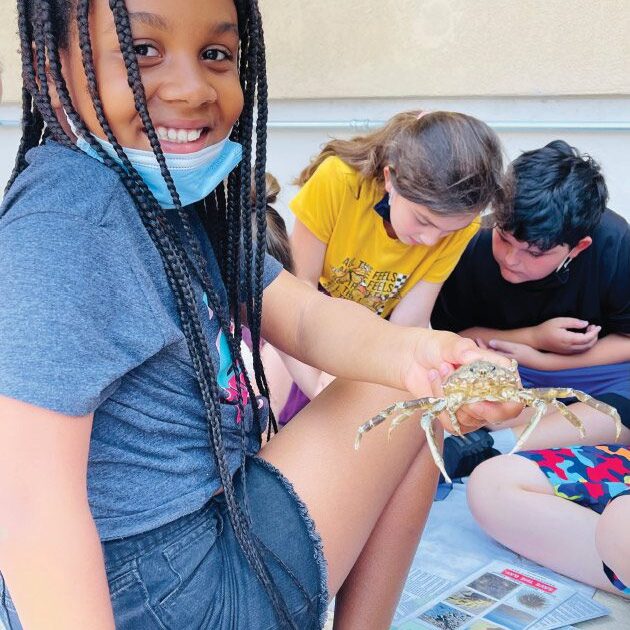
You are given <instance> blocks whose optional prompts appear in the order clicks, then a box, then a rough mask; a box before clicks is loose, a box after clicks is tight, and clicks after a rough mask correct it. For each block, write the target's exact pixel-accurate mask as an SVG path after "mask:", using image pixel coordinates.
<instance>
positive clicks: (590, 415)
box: [490, 402, 630, 450]
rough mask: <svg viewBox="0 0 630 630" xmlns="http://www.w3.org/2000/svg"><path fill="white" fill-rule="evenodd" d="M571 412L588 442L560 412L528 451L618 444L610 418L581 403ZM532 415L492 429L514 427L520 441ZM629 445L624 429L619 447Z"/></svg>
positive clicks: (525, 414) (531, 441)
mask: <svg viewBox="0 0 630 630" xmlns="http://www.w3.org/2000/svg"><path fill="white" fill-rule="evenodd" d="M569 409H570V410H571V411H572V412H573V413H574V414H575V415H576V416H577V417H578V418H580V420H582V422H583V423H584V429H585V431H586V435H585V436H584V438H580V434H579V433H578V432H577V430H576V429H575V427H574V426H573V425H571V423H570V422H568V421H567V419H566V418H564V417H563V416H561V415H560V414H559V413H558V412H557V411H553V412H550V413H548V414H546V415H545V416H544V418H543V419H542V420H541V421H540V424H539V425H538V427H537V428H536V430H535V431H534V432H533V433H532V434H531V436H530V437H529V439H528V440H527V443H526V444H525V448H527V449H530V450H536V449H541V448H554V447H560V446H571V445H573V444H587V445H591V446H596V445H598V444H614V443H615V423H614V421H613V419H612V418H611V417H610V416H607V415H606V414H605V413H602V412H601V411H597V410H596V409H593V408H592V407H589V406H588V405H585V404H584V403H581V402H577V403H573V404H572V405H569ZM532 415H533V411H532V410H531V409H525V410H523V411H522V412H521V414H520V415H519V416H518V417H516V418H514V419H513V420H508V421H507V422H504V423H501V424H500V425H492V426H491V427H490V428H491V429H493V430H500V429H505V428H508V427H512V430H513V431H514V436H515V440H516V439H518V438H519V437H520V435H521V433H522V432H523V431H524V430H525V427H526V426H527V423H528V422H529V421H530V420H531V417H532ZM629 443H630V430H629V429H627V428H626V427H623V428H622V429H621V436H620V438H619V444H629Z"/></svg>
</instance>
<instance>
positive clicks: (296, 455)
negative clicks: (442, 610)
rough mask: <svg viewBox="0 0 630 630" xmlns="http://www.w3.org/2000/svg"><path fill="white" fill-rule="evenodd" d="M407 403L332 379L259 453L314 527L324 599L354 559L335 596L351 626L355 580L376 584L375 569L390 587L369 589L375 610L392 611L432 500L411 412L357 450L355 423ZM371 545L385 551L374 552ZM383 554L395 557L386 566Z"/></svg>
mask: <svg viewBox="0 0 630 630" xmlns="http://www.w3.org/2000/svg"><path fill="white" fill-rule="evenodd" d="M406 397H407V395H406V394H404V393H403V392H400V391H397V390H393V389H387V388H384V387H380V386H376V385H368V384H365V383H350V382H348V381H343V380H341V379H337V380H336V381H335V382H334V383H332V384H331V385H330V386H329V387H328V388H327V389H326V390H324V392H322V394H320V395H319V396H317V398H315V399H314V400H313V401H312V402H311V403H310V404H309V405H308V406H307V407H306V408H305V409H304V410H303V411H302V412H300V414H298V416H296V417H295V418H294V419H293V420H292V421H291V422H290V423H289V424H288V425H287V427H285V428H284V429H283V430H282V431H281V432H280V433H279V434H278V435H276V436H275V437H274V438H273V439H272V440H271V441H270V442H269V443H268V444H267V445H265V447H264V448H263V449H262V451H261V456H262V457H264V458H265V459H267V460H268V461H270V462H271V463H272V464H273V465H274V466H277V467H278V468H279V469H280V470H281V471H282V473H283V474H284V475H285V476H286V477H287V478H288V479H289V480H290V481H291V482H292V484H293V486H294V487H295V490H296V491H297V493H298V495H299V496H300V497H301V498H302V500H303V501H304V502H305V503H306V505H307V507H308V509H309V512H310V515H311V517H312V518H313V520H314V521H315V524H316V526H317V529H318V532H319V534H320V535H321V537H322V542H323V547H324V554H325V557H326V560H327V563H328V586H329V590H330V594H331V596H332V595H335V594H336V593H337V592H338V591H339V589H340V587H341V586H342V584H344V582H345V581H346V579H347V577H348V575H349V574H350V572H351V571H352V570H353V567H355V565H357V562H358V565H357V569H356V571H357V572H356V574H355V575H354V576H353V577H352V578H351V579H350V581H349V582H348V585H347V593H346V594H345V595H342V599H341V601H342V603H341V614H342V615H343V617H344V619H347V622H345V623H348V625H349V624H350V621H351V618H352V613H353V611H355V612H356V611H357V609H358V600H357V599H355V598H356V597H357V595H356V594H355V593H357V592H358V588H359V586H358V584H357V583H356V581H355V580H356V578H357V577H359V576H361V575H365V576H368V575H369V576H370V578H369V579H374V580H377V579H378V578H376V577H375V576H376V575H377V574H378V573H379V570H382V572H383V574H384V575H382V579H383V580H385V581H387V580H391V581H392V582H393V584H392V585H390V588H388V587H381V583H380V582H379V585H378V586H377V587H376V588H375V589H373V590H372V591H371V595H370V596H371V603H370V605H371V607H372V608H373V609H380V607H381V604H382V605H383V606H384V607H385V608H386V609H387V610H388V611H389V613H388V614H391V609H392V601H393V600H394V599H395V598H396V596H397V594H398V593H399V590H400V582H401V581H402V578H400V577H399V576H400V575H402V574H403V573H404V572H405V571H406V569H407V568H408V566H409V562H410V559H411V553H412V551H411V549H412V547H414V545H415V542H416V541H417V538H418V536H419V533H420V531H421V529H422V526H423V524H424V520H425V519H426V514H427V512H428V509H429V506H430V502H431V499H432V497H433V492H434V489H435V476H436V473H435V471H433V470H432V466H433V464H432V461H430V459H429V458H430V455H429V454H428V449H426V448H424V446H425V440H424V433H423V431H422V430H421V429H420V427H419V424H418V419H417V417H416V416H413V417H411V418H409V419H408V420H407V422H404V423H403V424H401V425H400V427H398V428H397V429H396V432H395V433H393V434H392V439H391V441H389V442H388V440H387V426H388V424H389V423H387V422H386V423H383V424H382V425H381V426H379V427H378V428H376V429H374V430H373V431H371V432H369V433H368V434H367V435H365V436H364V438H363V441H362V443H361V448H360V449H359V450H358V451H355V450H354V438H355V435H356V431H357V428H358V426H359V425H360V424H361V423H363V422H364V421H365V420H367V419H369V418H370V417H372V416H373V415H375V414H376V413H378V412H379V411H380V410H381V409H383V408H385V407H386V406H388V405H390V404H391V403H392V402H395V401H396V400H402V399H404V398H406ZM412 467H413V470H411V469H412ZM408 474H409V480H408V481H407V480H406V481H405V483H404V484H403V480H404V479H406V477H407V475H408ZM398 489H399V492H398V493H397V490H398ZM395 493H396V497H394V494H395ZM393 497H394V498H393ZM390 502H391V503H390ZM386 507H388V509H387V510H386ZM397 514H398V515H400V518H397ZM406 516H412V517H413V520H414V523H413V525H412V526H411V527H410V528H409V530H408V531H405V530H404V528H405V525H404V523H403V521H404V519H405V517H406ZM381 517H382V519H383V520H382V521H381V520H380V519H381ZM379 521H380V522H379ZM377 524H378V527H377ZM386 528H391V529H390V530H389V531H387V529H386ZM373 532H374V538H373V539H371V540H370V538H371V536H372V534H373ZM368 541H370V542H369V543H368ZM377 546H379V547H386V550H387V551H386V552H384V551H383V549H381V548H379V549H378V550H376V547H377ZM387 554H392V560H391V562H390V561H389V560H387V559H386V558H385V556H386V555H387ZM359 560H360V561H359ZM394 567H395V568H394ZM389 571H392V573H391V574H389V575H388V572H389ZM362 586H363V587H364V588H368V587H367V585H366V584H365V583H364V584H363V585H362ZM344 599H345V602H346V603H343V602H344ZM344 609H345V610H344ZM361 627H362V628H369V627H380V628H382V627H383V625H382V624H379V625H375V624H374V623H368V624H366V623H363V624H362V625H361Z"/></svg>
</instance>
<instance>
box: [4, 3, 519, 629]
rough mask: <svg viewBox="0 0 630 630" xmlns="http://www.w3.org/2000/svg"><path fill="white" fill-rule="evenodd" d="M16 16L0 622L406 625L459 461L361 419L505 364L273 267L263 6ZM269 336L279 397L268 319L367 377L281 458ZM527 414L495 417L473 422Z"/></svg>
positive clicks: (292, 437) (81, 8) (340, 391)
mask: <svg viewBox="0 0 630 630" xmlns="http://www.w3.org/2000/svg"><path fill="white" fill-rule="evenodd" d="M17 8H18V19H19V31H20V37H21V49H22V64H23V79H24V89H23V136H22V141H21V144H20V148H19V152H18V156H17V161H16V166H15V171H14V173H13V176H12V177H11V180H10V182H9V186H8V189H7V193H6V195H5V198H4V201H3V204H2V206H1V208H0V216H1V218H0V268H1V269H2V273H0V295H1V296H2V300H0V339H1V340H2V343H1V344H0V479H2V483H1V484H0V569H1V571H2V579H1V580H0V588H1V592H0V620H1V621H2V622H3V623H4V624H5V625H7V626H8V627H9V628H11V629H15V628H20V627H21V624H23V625H24V627H26V628H29V630H37V629H40V628H45V629H46V630H50V629H56V628H60V629H63V630H68V629H75V628H77V629H78V628H81V629H82V628H90V629H91V630H100V629H105V628H107V629H111V628H114V625H116V627H118V628H122V629H130V630H140V629H146V628H160V629H164V628H172V629H174V630H183V629H191V630H196V629H198V628H212V629H216V628H226V629H227V628H230V629H231V628H251V629H267V628H300V629H306V628H315V627H318V626H319V625H320V624H321V619H322V615H323V614H324V613H325V610H326V606H327V603H328V597H329V596H332V595H335V594H336V595H337V613H336V618H337V621H336V623H337V626H338V627H343V626H348V625H351V624H354V625H355V626H356V625H358V626H360V627H362V628H367V627H385V626H386V625H387V624H388V622H389V620H390V619H391V615H392V611H393V608H394V606H395V602H396V599H397V596H398V593H399V591H400V588H401V585H402V581H403V579H404V576H405V574H406V571H407V568H408V566H409V562H410V559H411V557H412V554H413V552H414V550H415V546H416V543H417V538H418V536H419V533H420V531H421V529H422V526H423V523H424V520H425V518H426V513H427V511H428V506H429V505H430V502H431V497H432V493H433V489H434V486H435V480H436V473H435V470H434V467H433V463H432V461H431V458H430V455H429V452H428V449H427V447H426V445H425V442H424V440H423V437H422V435H421V432H420V431H418V429H417V427H416V426H414V423H411V422H409V423H406V424H405V425H404V426H402V427H401V428H400V430H399V432H398V435H397V436H396V438H397V439H394V440H393V441H392V443H391V444H390V445H389V447H388V448H386V446H387V443H386V439H385V431H384V430H383V431H374V435H371V436H370V437H371V439H370V440H365V446H364V447H363V448H362V449H361V451H360V452H358V453H355V452H354V451H353V441H354V435H355V432H356V428H357V426H358V424H360V423H361V422H362V421H364V420H365V419H366V418H368V417H370V416H371V415H373V414H374V413H375V412H376V411H378V410H379V409H381V408H383V407H384V406H386V405H387V404H389V403H391V402H393V401H394V400H396V399H399V398H401V397H402V396H403V395H404V394H403V393H402V392H401V391H399V390H401V389H406V390H409V391H411V392H413V393H414V394H416V395H419V394H426V393H428V392H431V391H433V392H434V393H439V391H440V386H439V379H438V376H439V375H442V376H444V375H446V374H448V373H449V372H450V371H451V370H452V369H453V367H454V366H457V365H459V364H461V363H466V362H470V361H472V360H475V359H477V358H480V357H483V356H485V357H487V358H489V359H491V360H495V361H498V362H501V361H502V359H501V358H500V357H498V356H496V355H493V354H492V353H490V352H487V351H480V350H477V349H476V348H475V346H474V344H473V342H471V341H468V340H463V339H461V338H459V337H457V336H456V335H454V334H451V333H435V332H431V331H426V330H417V329H412V328H400V327H396V326H394V325H391V324H389V323H387V322H385V321H384V320H382V319H380V318H378V317H376V316H374V315H371V314H370V313H369V312H368V311H367V309H361V308H360V307H358V306H356V305H354V304H352V303H350V302H347V301H340V300H335V299H332V298H328V297H326V296H324V295H321V294H319V293H318V292H317V291H315V290H313V289H311V288H310V287H308V286H306V285H305V284H303V283H302V282H300V281H298V280H296V279H295V278H294V277H293V276H291V275H290V274H289V273H287V272H284V271H281V270H280V266H279V265H278V264H277V263H276V262H275V261H274V260H273V259H271V258H268V257H266V256H265V253H264V249H265V248H264V239H265V220H264V216H265V198H264V195H265V186H264V166H265V144H266V137H265V126H266V113H267V104H266V99H267V89H266V80H265V51H264V44H263V38H262V28H261V24H260V15H259V11H258V8H257V5H256V3H255V0H236V1H235V2H234V1H233V0H186V1H185V2H164V1H163V0H162V1H160V0H126V2H125V0H109V2H108V1H107V0H91V1H90V0H19V1H18V2H17ZM254 132H255V134H256V142H255V146H256V149H255V151H256V155H255V161H254V165H253V172H254V179H255V182H256V195H255V206H256V213H257V217H258V219H257V230H256V235H255V238H254V239H252V235H251V223H250V216H251V209H250V201H249V200H250V180H251V175H252V165H251V159H250V154H251V150H252V145H253V142H252V137H253V134H254ZM228 138H229V139H228ZM241 149H242V156H241ZM241 157H242V159H241ZM239 162H240V166H239V167H238V168H235V167H236V165H237V164H238V163H239ZM226 178H227V179H226ZM252 240H254V243H252ZM263 301H264V309H263ZM333 322H335V325H333ZM243 324H247V326H248V327H249V328H250V330H251V334H252V339H253V348H254V367H255V377H256V383H257V388H258V391H259V392H261V393H262V395H263V397H264V396H266V395H267V387H266V383H265V378H264V374H263V372H262V369H261V363H260V356H259V351H258V347H259V345H260V344H259V340H260V337H261V335H262V336H264V338H265V339H267V340H268V341H269V342H270V343H272V344H273V345H274V346H276V347H278V348H279V349H280V350H282V351H284V352H286V353H288V354H290V355H294V356H295V357H297V358H298V359H300V360H302V361H305V362H307V363H310V364H312V365H315V366H318V367H319V368H321V369H324V370H326V371H328V372H330V373H332V374H335V375H338V376H339V377H342V378H340V379H338V381H337V382H336V383H335V384H334V385H333V386H331V387H330V388H328V390H327V391H326V392H325V393H324V394H323V395H322V396H320V397H319V398H318V400H317V401H315V402H314V403H313V404H312V405H310V407H309V409H308V410H307V411H305V412H303V413H302V414H300V417H299V418H297V419H296V421H295V422H293V423H292V425H291V426H290V427H289V428H288V429H287V430H286V431H284V432H282V433H280V434H279V435H277V436H276V437H274V438H273V439H272V440H271V441H270V442H269V443H268V444H266V445H265V446H264V447H263V448H262V449H261V445H260V434H261V432H262V431H263V430H264V428H265V426H266V423H267V412H266V407H265V405H264V404H262V403H261V402H257V400H256V399H255V398H254V397H253V392H252V386H251V384H250V381H249V378H248V376H247V374H246V373H245V371H244V369H243V361H242V357H241V354H240V350H239V347H240V341H241V326H242V325H243ZM322 331H323V332H322ZM367 340H370V342H369V346H368V343H367ZM344 378H345V379H354V380H355V381H371V382H373V383H376V384H374V385H367V384H365V383H359V382H350V381H348V380H344ZM390 388H397V389H390ZM261 400H262V399H261ZM517 411H518V409H514V408H513V407H508V406H501V405H499V406H492V405H478V406H476V407H470V408H468V409H466V410H464V411H462V412H461V413H460V422H462V423H463V425H464V426H468V427H469V428H472V427H476V426H477V425H479V424H480V422H481V421H480V418H485V419H486V420H493V421H497V420H498V419H500V418H504V417H507V416H509V415H514V414H515V413H516V412H517ZM255 455H257V456H255ZM322 471H324V474H322ZM419 497H420V500H419ZM16 611H17V612H16ZM18 619H19V620H18Z"/></svg>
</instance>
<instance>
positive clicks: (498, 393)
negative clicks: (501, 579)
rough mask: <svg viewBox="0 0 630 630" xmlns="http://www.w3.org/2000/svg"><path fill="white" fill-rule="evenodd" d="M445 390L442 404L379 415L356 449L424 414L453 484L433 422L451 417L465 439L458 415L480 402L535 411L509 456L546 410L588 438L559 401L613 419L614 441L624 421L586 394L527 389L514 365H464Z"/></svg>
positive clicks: (427, 401) (402, 405) (435, 401)
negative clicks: (372, 434) (384, 429)
mask: <svg viewBox="0 0 630 630" xmlns="http://www.w3.org/2000/svg"><path fill="white" fill-rule="evenodd" d="M443 390H444V396H443V397H442V398H435V397H432V396H427V397H426V398H417V399H415V400H407V401H402V402H397V403H395V404H393V405H391V406H390V407H387V409H384V410H383V411H381V412H380V413H379V414H377V415H376V416H374V417H373V418H371V419H370V420H368V421H367V422H365V423H364V424H362V425H361V426H360V427H359V430H358V431H357V436H356V440H355V443H354V447H355V449H356V448H359V444H360V442H361V438H362V437H363V434H364V433H366V432H367V431H370V430H371V429H373V428H374V427H376V426H378V425H379V424H381V423H382V422H384V421H385V420H387V418H389V417H390V416H391V415H392V414H393V413H394V412H396V411H398V412H400V413H399V414H398V415H397V416H396V417H395V418H394V419H393V420H392V423H391V425H390V427H389V434H391V432H392V431H393V430H394V429H395V428H396V427H397V426H398V425H399V424H400V423H401V422H404V420H405V419H406V418H407V417H408V416H410V415H412V414H414V413H415V412H416V411H423V412H424V413H423V414H422V416H421V419H420V426H421V427H422V428H423V429H424V431H425V433H426V436H427V443H428V445H429V449H430V450H431V454H432V455H433V459H434V460H435V463H436V464H437V466H438V468H439V469H440V471H441V473H442V475H444V478H445V479H446V480H447V481H450V477H449V476H448V474H447V473H446V470H445V468H444V460H443V459H442V456H441V455H440V451H439V449H438V447H437V445H436V443H435V432H434V430H433V422H434V420H436V418H437V415H438V414H439V413H441V412H444V413H447V414H448V416H449V418H450V421H451V424H452V426H453V429H454V430H455V432H456V433H457V434H458V435H462V433H461V428H460V426H459V422H458V421H457V418H456V416H455V412H456V411H457V410H458V409H459V408H460V407H461V406H462V405H469V404H472V403H476V402H481V401H490V402H517V403H523V404H524V405H526V406H527V407H533V408H534V409H535V410H536V411H535V413H534V415H533V417H532V419H531V420H530V422H529V424H528V425H527V427H526V428H525V430H524V431H523V433H522V434H521V437H520V438H519V440H518V441H517V443H516V445H515V446H514V448H513V449H512V450H511V451H510V452H511V453H514V452H515V451H518V450H520V448H521V447H522V446H523V444H524V443H525V441H526V440H527V438H528V437H529V436H530V434H531V433H532V431H533V430H534V429H535V428H536V426H537V425H538V423H539V422H540V420H541V418H542V417H543V415H544V414H545V412H546V411H547V405H551V406H552V407H555V409H557V410H558V411H559V412H560V413H561V414H562V415H563V416H564V417H565V418H566V419H567V420H568V421H569V422H570V423H571V424H572V425H573V426H574V427H575V428H576V429H577V430H578V431H579V433H580V437H584V425H583V423H582V421H581V420H580V419H579V418H578V417H577V416H576V415H575V414H574V413H573V412H572V411H571V410H570V409H569V408H568V407H567V406H566V405H565V404H564V403H562V402H560V401H559V400H556V399H557V398H577V399H578V400H579V401H580V402H583V403H585V404H586V405H589V406H590V407H593V409H597V410H598V411H601V412H602V413H605V414H607V415H609V416H610V417H611V418H612V419H613V420H614V421H615V426H616V432H617V435H616V439H619V436H620V434H621V419H620V417H619V414H618V413H617V410H616V409H615V408H614V407H611V406H610V405H607V404H605V403H603V402H601V401H599V400H597V399H595V398H593V397H592V396H589V395H588V394H586V393H585V392H582V391H580V390H578V389H572V388H566V387H538V388H532V389H523V387H522V386H521V382H520V378H519V375H518V366H517V363H516V361H512V363H511V365H510V367H509V368H503V367H500V366H498V365H495V364H494V363H490V362H488V361H474V362H473V363H470V364H468V365H463V366H462V367H460V368H459V369H457V370H455V372H453V373H452V374H451V375H450V376H449V377H448V378H447V379H446V380H445V381H444V384H443Z"/></svg>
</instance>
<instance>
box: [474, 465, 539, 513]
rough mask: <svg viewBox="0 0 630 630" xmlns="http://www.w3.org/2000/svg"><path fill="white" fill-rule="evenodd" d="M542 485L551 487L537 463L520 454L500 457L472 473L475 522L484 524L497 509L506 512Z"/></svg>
mask: <svg viewBox="0 0 630 630" xmlns="http://www.w3.org/2000/svg"><path fill="white" fill-rule="evenodd" d="M541 483H543V484H546V485H547V486H548V484H547V482H546V479H545V478H544V475H543V473H542V472H541V471H540V469H539V468H538V466H537V465H536V464H535V463H534V462H532V461H530V460H527V459H525V458H524V457H520V456H519V455H499V456H498V457H493V458H492V459H489V460H486V461H485V462H483V463H482V464H480V465H479V466H477V468H475V470H474V471H473V473H472V475H471V476H470V479H469V481H468V488H467V495H468V505H469V507H470V510H471V512H472V513H473V516H474V517H475V519H476V520H477V521H479V522H480V523H483V522H485V521H486V520H487V518H491V517H492V515H493V514H496V513H497V510H498V509H500V510H505V507H506V506H507V505H509V503H510V501H512V500H514V499H515V498H517V497H518V495H519V494H521V493H523V492H525V491H527V490H530V491H531V490H535V489H536V488H537V486H539V485H540V484H541ZM541 489H543V488H541Z"/></svg>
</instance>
